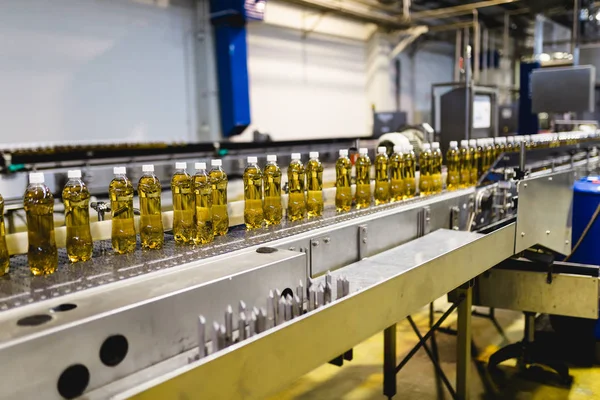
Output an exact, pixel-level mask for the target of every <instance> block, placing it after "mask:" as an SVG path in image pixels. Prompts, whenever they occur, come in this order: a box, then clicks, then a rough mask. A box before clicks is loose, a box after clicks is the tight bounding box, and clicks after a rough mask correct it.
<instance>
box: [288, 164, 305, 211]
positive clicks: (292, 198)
mask: <svg viewBox="0 0 600 400" xmlns="http://www.w3.org/2000/svg"><path fill="white" fill-rule="evenodd" d="M300 159H301V156H300V153H292V161H291V162H290V166H289V167H288V171H287V176H288V208H287V218H288V220H289V221H292V222H293V221H301V220H303V219H304V217H306V196H305V193H304V189H305V185H306V177H305V172H304V165H303V164H302V161H301V160H300Z"/></svg>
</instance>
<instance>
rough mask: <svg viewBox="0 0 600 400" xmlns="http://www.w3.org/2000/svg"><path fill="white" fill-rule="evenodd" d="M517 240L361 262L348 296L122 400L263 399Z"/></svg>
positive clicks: (494, 259) (485, 239) (466, 236)
mask: <svg viewBox="0 0 600 400" xmlns="http://www.w3.org/2000/svg"><path fill="white" fill-rule="evenodd" d="M514 234H515V226H514V224H511V225H508V226H506V227H504V228H502V229H499V230H498V231H495V232H493V233H490V234H488V235H485V236H480V235H476V234H472V233H466V232H457V231H448V230H440V231H436V232H434V233H431V234H429V235H427V236H425V237H423V238H420V239H417V240H414V241H411V242H410V243H407V244H405V245H402V246H399V247H398V248H395V249H392V250H390V251H389V252H386V253H384V254H381V255H380V256H377V257H373V258H371V259H366V260H363V261H360V262H358V263H355V264H353V265H352V266H350V268H343V269H341V270H339V271H337V272H336V273H342V274H346V272H348V274H347V276H348V278H349V279H350V280H351V291H354V290H356V289H357V288H358V287H359V286H360V287H362V289H360V290H358V291H357V292H354V293H352V294H351V295H350V296H348V297H345V298H343V299H341V300H339V301H335V302H333V303H331V304H329V305H327V306H325V307H322V308H319V309H318V310H317V311H316V312H312V313H309V314H305V315H304V316H302V317H300V318H298V319H294V320H292V321H289V322H287V323H285V324H283V325H281V326H278V327H277V328H275V329H273V330H269V331H267V332H264V333H262V334H260V335H258V336H255V337H253V338H251V339H249V340H247V341H244V342H242V343H238V344H236V345H234V346H231V347H229V348H227V349H226V350H224V351H222V352H219V353H216V354H213V355H211V356H209V357H207V358H205V359H203V360H201V361H198V362H194V363H192V364H190V365H188V366H185V367H182V368H180V369H178V370H176V371H170V372H165V374H163V375H162V376H160V377H158V378H156V379H153V380H150V381H148V382H147V383H145V384H143V385H140V386H137V387H135V388H134V389H132V390H130V391H127V392H123V393H122V394H121V395H119V396H117V398H128V397H134V398H138V399H157V398H206V399H216V398H218V399H241V398H243V399H261V398H264V397H265V396H267V395H269V394H272V393H275V392H276V391H277V390H280V389H282V388H284V387H285V386H286V385H289V384H290V383H291V382H292V381H293V380H294V379H297V378H298V377H299V376H302V375H303V374H305V373H307V372H309V371H310V370H312V369H313V368H315V367H317V366H319V365H321V364H323V363H326V362H327V361H329V360H331V359H332V358H334V357H335V356H337V355H339V354H340V353H342V352H344V351H345V350H347V349H348V348H351V347H352V346H355V345H356V344H358V343H360V342H362V341H363V340H365V339H367V338H368V337H370V336H371V335H373V334H375V333H377V332H379V331H382V330H383V329H385V328H386V327H388V326H390V325H391V324H393V323H396V322H397V321H400V320H402V319H403V318H405V317H406V316H407V315H408V314H410V313H411V312H414V311H415V310H417V309H418V308H419V307H422V306H424V305H426V304H428V303H429V302H431V301H432V300H434V299H436V298H438V297H440V296H442V295H443V294H445V293H447V292H449V291H450V290H452V289H454V288H456V287H457V286H459V285H461V284H463V283H464V282H466V281H468V280H470V279H473V278H475V277H476V276H478V275H479V274H481V273H483V272H484V271H486V270H487V269H489V268H491V267H492V266H494V265H496V264H497V263H499V262H501V261H502V260H504V259H506V258H508V257H510V256H511V255H513V249H514ZM370 272H373V273H377V275H378V276H377V278H374V279H373V278H370V276H371V274H370ZM361 277H362V278H361ZM361 279H363V280H362V284H361V283H360V282H361ZM371 279H372V280H371ZM366 280H369V281H366Z"/></svg>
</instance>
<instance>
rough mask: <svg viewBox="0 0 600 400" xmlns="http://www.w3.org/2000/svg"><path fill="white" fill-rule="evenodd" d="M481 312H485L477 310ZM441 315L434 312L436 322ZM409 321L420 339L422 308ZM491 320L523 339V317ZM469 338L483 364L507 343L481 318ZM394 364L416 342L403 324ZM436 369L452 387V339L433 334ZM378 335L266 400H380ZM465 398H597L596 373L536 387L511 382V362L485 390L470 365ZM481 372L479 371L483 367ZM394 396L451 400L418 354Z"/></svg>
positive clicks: (451, 320)
mask: <svg viewBox="0 0 600 400" xmlns="http://www.w3.org/2000/svg"><path fill="white" fill-rule="evenodd" d="M447 307H448V303H447V302H446V301H445V298H444V299H439V300H437V301H436V303H435V309H436V310H442V311H443V310H445V309H446V308H447ZM481 311H482V312H487V309H482V310H481ZM440 315H441V314H437V313H436V318H439V316H440ZM412 317H413V320H414V322H415V323H416V324H417V325H418V326H419V328H420V329H421V332H422V334H425V332H426V331H427V328H428V321H429V320H428V318H429V312H428V307H426V308H423V309H422V310H420V311H419V312H418V313H415V314H413V315H412ZM496 318H497V320H498V322H499V324H500V326H501V327H502V329H503V330H504V333H505V335H506V340H508V342H511V343H512V342H517V341H519V340H520V339H521V338H522V335H523V317H522V314H521V313H519V312H512V311H505V310H496ZM472 324H473V325H472V326H473V339H474V342H475V345H476V346H477V348H478V349H479V352H480V354H479V357H478V362H479V364H480V365H484V364H483V363H485V362H486V361H487V359H488V358H489V356H490V355H491V354H493V353H494V352H495V351H496V350H497V349H498V348H500V347H502V346H503V345H505V344H507V343H508V342H506V341H505V339H504V338H503V337H502V336H501V335H500V334H499V332H498V331H497V330H496V328H495V327H494V325H493V324H492V322H491V321H490V320H488V319H486V318H479V317H473V319H472ZM443 326H444V327H453V328H455V327H456V313H454V314H453V315H451V316H450V317H448V319H447V320H446V322H444V324H443ZM397 327H398V331H397V354H398V362H400V360H401V358H402V357H404V355H405V354H407V353H408V351H410V349H411V348H412V347H413V346H414V345H415V344H416V343H417V341H418V340H417V337H416V335H415V333H414V332H413V331H412V329H411V327H410V325H409V324H408V322H407V321H402V322H400V323H399V324H398V325H397ZM435 338H436V343H437V347H438V352H439V357H440V360H441V364H442V368H443V370H444V372H445V373H446V375H447V376H448V379H449V380H450V382H452V384H453V385H454V383H455V363H456V338H455V337H454V336H451V335H448V334H443V333H437V334H436V335H435ZM382 365H383V335H382V334H381V333H379V334H376V335H374V336H373V337H371V338H369V339H368V340H366V341H365V342H363V343H361V344H360V345H358V346H356V347H355V348H354V360H353V361H351V362H345V363H344V366H343V367H341V368H340V367H336V366H333V365H323V366H321V367H319V368H317V369H315V370H313V371H311V372H310V373H308V374H306V375H304V376H302V377H301V378H299V379H298V380H297V381H295V382H294V383H293V384H292V385H291V386H289V387H288V388H287V389H285V390H283V391H282V392H280V393H278V394H277V395H275V396H272V397H271V399H270V400H275V399H277V400H286V399H302V400H305V399H306V400H308V399H323V400H325V399H344V400H359V399H360V400H363V399H378V400H379V399H385V398H386V397H385V396H383V393H382V390H383V389H382V388H383V373H382ZM472 365H473V369H472V380H471V398H472V399H515V400H530V399H531V400H542V399H544V400H558V399H560V400H562V399H573V400H578V399H600V368H574V367H571V369H570V374H571V376H573V378H574V381H573V384H572V386H571V387H570V388H568V389H566V388H560V387H558V386H556V385H552V384H549V383H548V382H549V381H548V380H542V381H543V382H545V383H544V384H542V383H537V382H532V381H529V380H524V379H522V378H520V377H517V376H516V374H515V372H516V368H515V363H514V361H507V362H506V363H504V364H502V366H501V370H502V372H503V373H504V374H503V376H500V377H497V376H496V377H494V378H493V379H490V377H489V375H488V376H487V378H486V382H491V386H490V385H488V387H489V388H491V390H490V389H488V391H487V392H486V389H485V387H486V385H485V384H484V381H483V380H482V378H481V376H480V374H479V373H478V369H477V363H476V362H475V361H473V364H472ZM483 370H484V371H485V368H483ZM397 383H398V394H397V395H396V396H395V399H451V396H450V394H449V393H448V392H447V391H446V389H445V388H444V387H443V384H442V383H441V382H439V383H438V380H437V379H436V376H435V370H434V367H433V365H432V364H431V362H430V360H429V358H428V357H427V354H426V353H425V351H424V350H422V349H421V350H419V351H418V352H417V353H416V354H415V356H414V357H413V359H412V360H410V361H409V363H408V364H407V365H406V366H405V367H404V368H403V369H402V370H401V371H400V373H398V375H397Z"/></svg>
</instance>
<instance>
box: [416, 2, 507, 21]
mask: <svg viewBox="0 0 600 400" xmlns="http://www.w3.org/2000/svg"><path fill="white" fill-rule="evenodd" d="M518 1H519V0H486V1H479V2H477V3H469V4H461V5H459V6H453V7H445V8H437V9H435V10H425V11H418V12H413V13H412V19H413V20H416V19H423V18H448V17H455V16H458V15H465V14H470V13H471V12H472V11H473V10H477V9H478V8H484V7H493V6H498V5H501V4H508V3H516V2H518Z"/></svg>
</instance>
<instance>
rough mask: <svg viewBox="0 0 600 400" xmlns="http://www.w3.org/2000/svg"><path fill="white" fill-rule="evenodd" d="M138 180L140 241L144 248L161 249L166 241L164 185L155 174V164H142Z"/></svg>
mask: <svg viewBox="0 0 600 400" xmlns="http://www.w3.org/2000/svg"><path fill="white" fill-rule="evenodd" d="M142 172H143V175H142V177H141V178H140V180H139V182H138V197H139V198H140V242H141V244H142V249H160V248H162V247H163V245H164V243H165V232H164V229H163V223H162V206H161V199H160V195H161V193H162V187H161V185H160V181H159V180H158V178H157V177H156V175H154V165H151V164H148V165H142Z"/></svg>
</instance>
